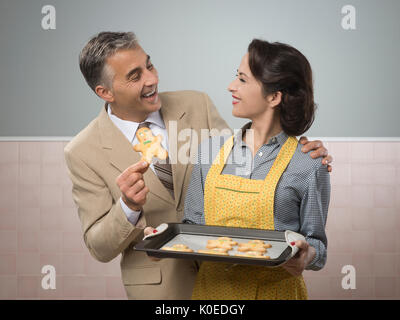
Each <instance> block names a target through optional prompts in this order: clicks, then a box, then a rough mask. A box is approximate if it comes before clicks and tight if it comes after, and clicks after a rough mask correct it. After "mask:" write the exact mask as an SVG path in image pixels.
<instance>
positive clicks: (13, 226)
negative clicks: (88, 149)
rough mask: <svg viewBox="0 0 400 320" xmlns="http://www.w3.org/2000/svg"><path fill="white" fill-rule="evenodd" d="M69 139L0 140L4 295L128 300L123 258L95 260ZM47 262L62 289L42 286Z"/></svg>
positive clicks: (0, 292) (0, 285)
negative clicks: (68, 155)
mask: <svg viewBox="0 0 400 320" xmlns="http://www.w3.org/2000/svg"><path fill="white" fill-rule="evenodd" d="M65 144H66V142H0V150H1V157H0V299H126V295H125V290H124V288H123V285H122V282H121V273H120V268H119V258H116V259H114V260H113V261H112V262H110V263H108V264H104V263H101V262H98V261H96V260H95V259H93V258H92V257H91V256H90V254H89V252H88V250H87V249H86V247H85V244H84V242H83V238H82V233H81V226H80V222H79V218H78V215H77V212H76V209H75V205H74V203H73V201H72V196H71V182H70V180H69V177H68V175H67V169H66V166H65V162H64V155H63V148H64V146H65ZM44 265H52V266H54V267H55V269H56V289H55V290H52V289H49V290H44V289H42V286H41V281H42V278H43V277H44V274H42V273H41V269H42V267H43V266H44Z"/></svg>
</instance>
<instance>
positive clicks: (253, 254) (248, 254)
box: [235, 251, 271, 259]
mask: <svg viewBox="0 0 400 320" xmlns="http://www.w3.org/2000/svg"><path fill="white" fill-rule="evenodd" d="M235 256H237V257H245V258H262V259H271V258H270V257H269V256H264V255H263V254H262V253H261V252H259V251H247V252H246V253H238V254H235Z"/></svg>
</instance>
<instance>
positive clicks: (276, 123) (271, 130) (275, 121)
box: [243, 112, 282, 156]
mask: <svg viewBox="0 0 400 320" xmlns="http://www.w3.org/2000/svg"><path fill="white" fill-rule="evenodd" d="M251 120H252V123H251V127H250V129H251V130H253V131H252V132H253V137H252V139H251V138H250V137H247V140H246V136H245V137H244V138H243V140H244V141H245V142H246V144H247V145H248V146H249V148H250V150H251V152H252V153H253V156H254V154H255V153H256V152H257V151H258V149H259V148H260V147H261V146H262V145H263V144H265V143H267V142H268V141H269V139H271V138H272V137H274V136H276V135H277V134H279V133H280V132H281V131H282V127H281V124H280V120H279V113H278V112H273V113H269V114H265V115H263V116H262V117H258V118H254V119H251ZM249 138H250V139H249ZM251 140H253V141H251Z"/></svg>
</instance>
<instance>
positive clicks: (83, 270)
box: [0, 142, 400, 299]
mask: <svg viewBox="0 0 400 320" xmlns="http://www.w3.org/2000/svg"><path fill="white" fill-rule="evenodd" d="M65 144H66V142H0V150H1V157H0V299H126V296H125V292H124V289H123V286H122V283H121V276H120V269H119V258H116V259H114V260H113V261H112V262H110V263H107V264H104V263H100V262H98V261H96V260H94V258H92V257H91V256H90V255H89V253H88V251H87V249H86V247H85V245H84V242H83V239H82V234H81V229H80V222H79V219H78V215H77V213H76V209H75V207H74V204H73V202H72V199H71V182H70V181H69V178H68V176H67V171H66V167H65V163H64V158H63V147H64V146H65ZM325 145H326V146H327V147H328V149H329V153H330V154H332V155H333V156H334V159H335V160H334V171H333V173H332V174H331V183H332V195H331V205H330V210H329V215H328V223H327V234H328V241H329V243H328V262H327V264H326V266H325V268H324V269H323V270H321V271H318V272H313V271H306V272H305V273H304V277H305V280H306V283H307V286H308V291H309V297H310V299H351V298H352V299H381V298H384V299H399V298H400V232H398V231H400V142H387V143H385V142H328V143H325ZM44 265H53V266H54V267H55V269H56V272H57V277H56V289H55V290H51V289H50V290H44V289H42V287H41V280H42V278H43V276H44V275H43V274H42V273H41V269H42V267H43V266H44ZM345 265H352V266H354V267H355V270H356V289H354V290H352V289H349V290H344V289H343V288H342V286H341V283H342V278H343V277H344V276H345V274H342V273H341V270H342V267H343V266H345Z"/></svg>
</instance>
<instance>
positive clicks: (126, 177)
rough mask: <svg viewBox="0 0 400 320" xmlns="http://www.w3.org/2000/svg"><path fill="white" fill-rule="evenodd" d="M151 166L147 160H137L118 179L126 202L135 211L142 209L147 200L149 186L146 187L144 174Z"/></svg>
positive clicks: (117, 181)
mask: <svg viewBox="0 0 400 320" xmlns="http://www.w3.org/2000/svg"><path fill="white" fill-rule="evenodd" d="M148 168H149V164H148V163H147V162H145V161H140V162H137V163H135V164H133V165H131V166H130V167H128V168H127V169H126V170H125V171H124V172H122V173H121V174H120V175H119V176H118V177H117V180H116V183H117V185H118V187H119V189H120V190H121V194H122V195H121V197H122V200H123V201H124V202H125V204H126V205H127V206H128V207H129V208H130V209H132V210H134V211H141V210H142V206H143V205H144V204H145V202H146V196H147V193H148V192H149V188H147V187H146V185H145V183H144V180H143V174H144V173H145V172H146V170H147V169H148Z"/></svg>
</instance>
